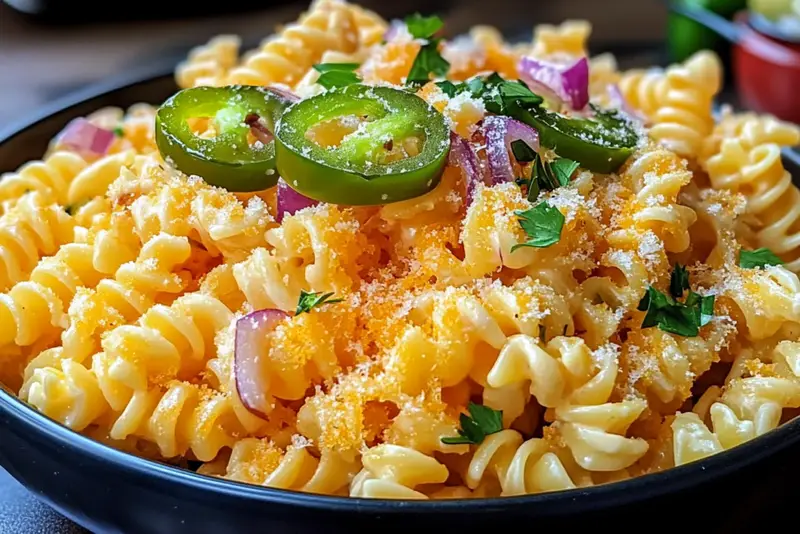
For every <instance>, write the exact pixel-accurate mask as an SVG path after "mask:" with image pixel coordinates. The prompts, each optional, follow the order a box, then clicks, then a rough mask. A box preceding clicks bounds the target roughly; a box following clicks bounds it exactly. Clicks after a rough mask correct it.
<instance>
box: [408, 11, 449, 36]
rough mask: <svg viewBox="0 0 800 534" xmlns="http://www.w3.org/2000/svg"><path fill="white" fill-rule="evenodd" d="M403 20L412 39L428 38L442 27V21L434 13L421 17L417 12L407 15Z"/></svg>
mask: <svg viewBox="0 0 800 534" xmlns="http://www.w3.org/2000/svg"><path fill="white" fill-rule="evenodd" d="M404 22H405V23H406V28H408V33H410V34H411V37H413V38H414V39H430V38H431V37H433V36H434V35H435V34H436V32H438V31H439V30H441V29H442V28H443V27H444V22H442V19H440V18H439V17H437V16H436V15H433V16H430V17H423V16H422V15H420V14H419V13H414V14H413V15H409V16H407V17H406V18H405V21H404Z"/></svg>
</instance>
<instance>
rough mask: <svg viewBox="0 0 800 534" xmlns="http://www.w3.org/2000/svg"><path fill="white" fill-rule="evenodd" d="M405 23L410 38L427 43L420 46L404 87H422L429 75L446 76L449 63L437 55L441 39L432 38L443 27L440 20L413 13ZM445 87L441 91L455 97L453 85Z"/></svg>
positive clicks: (455, 89) (455, 90) (454, 86)
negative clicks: (423, 40)
mask: <svg viewBox="0 0 800 534" xmlns="http://www.w3.org/2000/svg"><path fill="white" fill-rule="evenodd" d="M405 23H406V26H407V27H408V32H409V33H410V34H411V36H412V37H414V38H415V39H425V40H427V41H428V42H427V43H425V44H424V45H422V47H421V48H420V49H419V52H418V53H417V57H416V58H414V63H413V64H412V65H411V70H410V71H409V72H408V76H407V77H406V85H424V84H426V83H427V82H428V80H429V79H430V75H431V74H433V75H434V76H444V75H446V74H447V71H448V70H450V63H449V62H448V61H447V60H446V59H445V58H443V57H442V55H441V54H440V53H439V42H440V41H441V39H439V38H434V37H433V36H434V35H435V34H436V32H438V31H439V30H441V29H442V27H443V26H444V23H443V22H442V19H440V18H439V17H437V16H435V15H434V16H431V17H423V16H422V15H420V14H419V13H414V14H413V15H411V16H409V17H406V20H405ZM459 85H460V84H459ZM440 87H441V86H440ZM445 87H446V88H445V89H443V90H444V91H445V92H446V93H447V95H448V96H451V97H452V96H455V94H456V92H457V88H456V85H455V84H450V85H446V84H445ZM449 91H452V92H453V94H452V95H451V94H450V93H449Z"/></svg>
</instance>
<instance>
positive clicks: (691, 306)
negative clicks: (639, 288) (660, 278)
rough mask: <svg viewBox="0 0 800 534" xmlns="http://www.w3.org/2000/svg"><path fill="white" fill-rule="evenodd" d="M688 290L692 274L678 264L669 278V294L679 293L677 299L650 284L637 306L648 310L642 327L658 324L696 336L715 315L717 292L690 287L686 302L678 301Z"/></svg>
mask: <svg viewBox="0 0 800 534" xmlns="http://www.w3.org/2000/svg"><path fill="white" fill-rule="evenodd" d="M676 273H677V274H676ZM686 289H689V275H688V273H687V272H686V269H685V268H684V267H682V266H680V265H676V266H675V269H674V270H673V272H672V275H671V277H670V293H672V294H673V295H677V296H676V297H675V298H673V297H671V296H670V295H667V294H665V293H662V292H661V291H659V290H658V289H656V288H654V287H653V286H650V287H648V288H647V292H646V293H645V294H644V297H642V300H641V301H639V306H638V309H639V311H646V312H647V314H646V315H645V317H644V320H643V321H642V328H650V327H652V326H658V327H659V328H660V329H661V330H663V331H664V332H669V333H671V334H676V335H679V336H684V337H694V336H697V335H698V334H699V333H700V327H701V326H705V325H707V324H708V323H710V322H711V319H712V318H713V317H714V295H707V296H705V297H704V296H701V295H700V294H698V293H695V292H694V291H692V290H691V289H689V294H688V295H687V297H686V300H685V301H684V302H679V301H678V300H676V299H677V298H680V297H682V296H683V292H684V290H686Z"/></svg>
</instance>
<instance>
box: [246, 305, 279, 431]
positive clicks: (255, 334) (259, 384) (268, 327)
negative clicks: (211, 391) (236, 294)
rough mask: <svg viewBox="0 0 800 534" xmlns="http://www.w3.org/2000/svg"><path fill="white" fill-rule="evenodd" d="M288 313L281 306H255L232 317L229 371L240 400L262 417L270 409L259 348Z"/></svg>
mask: <svg viewBox="0 0 800 534" xmlns="http://www.w3.org/2000/svg"><path fill="white" fill-rule="evenodd" d="M287 317H289V314H288V313H286V312H284V311H281V310H272V309H267V310H259V311H255V312H253V313H248V314H247V315H245V316H244V317H242V318H241V319H239V320H238V321H236V340H235V345H234V351H233V352H234V357H233V374H234V378H235V380H236V391H237V393H238V394H239V398H240V399H241V400H242V404H243V405H244V406H245V408H247V409H248V410H250V411H251V412H253V413H254V414H256V415H258V416H261V417H266V415H267V414H268V413H269V412H270V411H272V405H271V402H270V400H269V394H268V389H269V383H268V378H267V375H266V374H265V373H264V370H263V369H262V368H261V361H260V360H261V349H262V347H264V344H265V338H266V336H267V334H269V333H270V332H271V331H272V330H274V329H275V327H276V326H278V324H279V323H280V322H281V321H283V320H285V319H286V318H287Z"/></svg>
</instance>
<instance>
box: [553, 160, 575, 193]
mask: <svg viewBox="0 0 800 534" xmlns="http://www.w3.org/2000/svg"><path fill="white" fill-rule="evenodd" d="M578 167H580V163H578V162H577V161H574V160H571V159H568V158H559V159H557V160H555V161H553V162H551V163H550V170H551V171H552V174H553V176H554V177H555V179H556V180H557V181H558V184H559V185H560V186H562V187H563V186H565V185H567V184H568V183H569V180H570V178H572V173H574V172H575V171H576V170H577V168H578Z"/></svg>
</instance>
